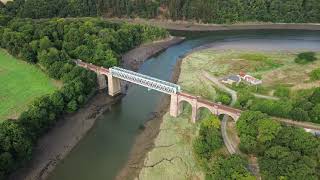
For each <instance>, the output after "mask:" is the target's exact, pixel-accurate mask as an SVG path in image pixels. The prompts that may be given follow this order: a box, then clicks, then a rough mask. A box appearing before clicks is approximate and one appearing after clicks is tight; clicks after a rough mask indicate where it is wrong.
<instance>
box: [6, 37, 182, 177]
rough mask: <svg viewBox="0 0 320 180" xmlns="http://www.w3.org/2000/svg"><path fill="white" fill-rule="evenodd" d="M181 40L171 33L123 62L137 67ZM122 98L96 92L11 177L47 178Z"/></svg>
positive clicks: (138, 50) (59, 123)
mask: <svg viewBox="0 0 320 180" xmlns="http://www.w3.org/2000/svg"><path fill="white" fill-rule="evenodd" d="M182 41H183V38H176V37H170V38H168V39H165V40H162V41H158V42H153V43H148V44H144V45H142V46H140V47H137V48H136V49H134V50H131V51H130V52H128V53H127V54H125V55H124V56H123V59H122V64H123V66H124V67H125V68H127V69H132V70H138V68H139V66H140V65H141V64H142V63H143V62H144V61H145V60H147V59H148V58H150V57H151V56H154V55H156V54H158V53H160V52H161V51H163V50H165V49H167V48H168V47H170V46H172V45H175V44H178V43H180V42H182ZM120 99H121V96H117V97H110V96H108V95H107V91H106V90H105V91H103V92H98V93H96V94H95V95H94V96H93V97H92V98H91V99H90V100H89V101H88V103H87V104H86V105H85V106H84V107H83V108H81V109H80V110H78V111H77V112H76V113H73V114H69V115H66V116H65V117H64V118H63V119H61V120H60V121H59V122H58V123H57V124H56V125H55V127H53V128H52V129H51V130H50V131H49V132H48V133H47V134H46V135H44V136H43V137H42V138H40V139H39V141H38V144H37V147H36V148H35V149H34V152H33V158H32V159H31V160H30V161H29V162H28V163H27V164H26V165H25V167H23V168H21V169H19V170H17V171H16V172H15V173H13V174H12V175H11V176H10V179H12V180H20V179H21V180H22V179H26V180H40V179H46V178H47V177H48V175H49V174H50V172H52V171H53V169H54V168H55V167H56V165H57V164H58V163H59V162H60V161H61V160H62V159H64V158H65V157H66V156H67V155H68V153H69V152H71V151H72V149H73V147H75V146H76V145H77V144H78V142H79V141H80V140H81V139H82V138H83V137H84V136H85V135H86V134H87V132H88V131H89V130H90V129H91V128H92V127H93V125H94V123H95V121H96V120H97V119H98V118H99V116H100V115H102V114H103V113H104V112H106V111H108V110H109V109H110V108H112V105H113V104H115V103H117V102H119V100H120ZM160 109H161V108H160ZM150 122H151V121H150ZM152 122H153V121H152ZM144 129H149V126H147V125H146V126H145V128H144ZM148 138H149V137H148ZM151 138H152V137H151ZM149 139H150V138H149Z"/></svg>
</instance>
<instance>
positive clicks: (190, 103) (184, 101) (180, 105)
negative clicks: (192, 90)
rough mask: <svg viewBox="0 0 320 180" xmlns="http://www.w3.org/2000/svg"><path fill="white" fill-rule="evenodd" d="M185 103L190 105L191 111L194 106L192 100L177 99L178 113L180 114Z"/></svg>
mask: <svg viewBox="0 0 320 180" xmlns="http://www.w3.org/2000/svg"><path fill="white" fill-rule="evenodd" d="M185 104H187V105H188V106H190V107H191V111H192V109H193V108H194V107H193V104H192V102H190V101H188V100H186V99H181V100H179V101H178V115H180V114H181V113H182V112H183V109H184V105H185Z"/></svg>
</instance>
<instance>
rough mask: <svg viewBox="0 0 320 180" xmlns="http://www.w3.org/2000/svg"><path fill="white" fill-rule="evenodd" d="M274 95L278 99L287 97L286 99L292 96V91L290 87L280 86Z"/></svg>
mask: <svg viewBox="0 0 320 180" xmlns="http://www.w3.org/2000/svg"><path fill="white" fill-rule="evenodd" d="M274 95H275V96H278V97H286V98H288V97H289V95H290V89H289V88H288V87H285V86H278V87H277V88H276V91H275V92H274Z"/></svg>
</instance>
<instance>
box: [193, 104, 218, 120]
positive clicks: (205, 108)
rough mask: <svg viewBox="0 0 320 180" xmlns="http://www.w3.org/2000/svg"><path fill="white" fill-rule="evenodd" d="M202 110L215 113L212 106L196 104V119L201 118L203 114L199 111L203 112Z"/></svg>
mask: <svg viewBox="0 0 320 180" xmlns="http://www.w3.org/2000/svg"><path fill="white" fill-rule="evenodd" d="M203 111H207V112H209V113H210V114H212V115H216V112H215V111H214V110H213V109H212V108H210V107H207V106H198V107H197V112H196V114H197V115H196V120H199V119H201V118H202V117H201V115H203V114H201V112H203Z"/></svg>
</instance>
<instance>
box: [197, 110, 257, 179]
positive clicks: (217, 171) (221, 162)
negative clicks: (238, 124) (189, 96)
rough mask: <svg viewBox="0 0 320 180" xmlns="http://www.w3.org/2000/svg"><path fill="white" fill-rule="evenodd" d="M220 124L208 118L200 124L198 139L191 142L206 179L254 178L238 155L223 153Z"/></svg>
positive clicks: (245, 162)
mask: <svg viewBox="0 0 320 180" xmlns="http://www.w3.org/2000/svg"><path fill="white" fill-rule="evenodd" d="M220 127H221V123H220V120H219V119H218V118H217V117H215V116H212V115H210V116H208V117H206V118H205V119H204V120H202V121H201V123H200V130H199V135H198V137H197V138H196V139H195V140H194V142H193V152H194V154H195V157H196V159H197V162H198V163H199V165H200V166H201V168H202V170H203V171H204V173H205V175H206V179H246V180H254V179H255V177H254V176H253V175H252V174H251V173H250V172H249V171H248V170H247V168H246V167H247V165H248V162H247V161H246V160H245V159H244V158H242V157H241V156H239V155H229V154H226V153H224V151H223V150H222V148H223V140H222V136H221V129H220Z"/></svg>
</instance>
